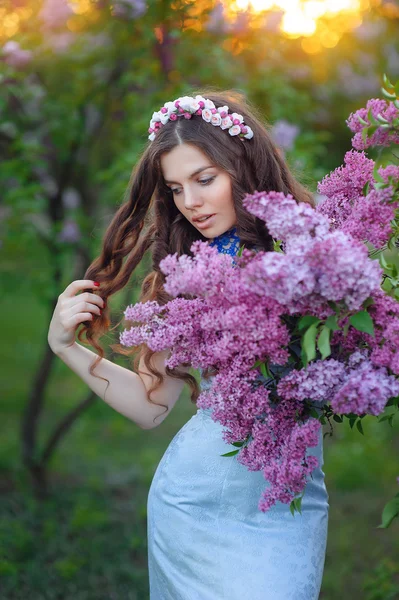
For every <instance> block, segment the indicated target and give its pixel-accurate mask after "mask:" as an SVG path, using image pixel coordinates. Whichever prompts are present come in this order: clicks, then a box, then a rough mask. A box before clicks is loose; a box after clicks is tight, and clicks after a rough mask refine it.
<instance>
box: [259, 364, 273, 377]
mask: <svg viewBox="0 0 399 600" xmlns="http://www.w3.org/2000/svg"><path fill="white" fill-rule="evenodd" d="M260 372H261V373H262V375H263V377H264V378H265V379H270V378H273V375H272V374H271V373H270V371H269V367H268V364H267V363H264V362H263V363H262V364H261V365H260Z"/></svg>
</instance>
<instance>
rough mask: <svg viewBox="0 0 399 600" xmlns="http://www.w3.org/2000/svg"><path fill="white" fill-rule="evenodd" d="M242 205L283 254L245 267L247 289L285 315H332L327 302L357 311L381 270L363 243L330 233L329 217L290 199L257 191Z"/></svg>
mask: <svg viewBox="0 0 399 600" xmlns="http://www.w3.org/2000/svg"><path fill="white" fill-rule="evenodd" d="M243 204H244V206H245V207H246V208H247V210H248V211H249V212H252V213H253V214H255V215H256V216H257V217H259V218H260V219H262V220H264V221H265V223H266V224H267V227H268V230H269V232H270V233H271V235H272V236H273V237H274V238H277V239H279V240H282V241H283V242H284V248H285V252H284V253H263V254H262V255H261V256H259V255H258V257H257V258H256V259H255V260H253V261H252V262H251V263H250V264H249V265H247V267H246V268H245V275H244V277H245V278H246V279H247V282H248V287H249V288H253V287H255V288H256V289H257V290H258V293H259V295H260V296H263V295H265V296H266V297H269V298H273V299H274V300H276V301H277V302H279V303H280V304H282V305H283V306H284V307H285V309H286V312H288V313H290V314H294V313H298V312H301V313H304V314H306V313H310V314H315V313H317V314H318V315H319V314H323V315H324V314H331V309H330V307H329V303H330V302H331V301H334V302H343V303H344V304H345V306H346V307H347V308H348V309H350V310H358V309H359V308H360V307H361V305H362V304H363V302H364V301H365V300H366V298H368V297H369V296H370V295H371V294H372V292H373V291H374V290H377V289H379V286H380V281H381V275H382V270H381V268H380V267H379V265H378V263H376V262H373V261H371V260H370V259H369V258H368V253H367V248H366V247H365V246H364V244H361V243H360V242H356V241H354V240H353V239H352V238H350V237H349V236H347V235H345V234H344V233H343V232H341V231H333V232H329V223H328V219H327V218H326V217H324V215H322V214H319V213H317V212H316V211H315V210H314V209H313V208H312V207H311V206H309V205H307V204H304V203H302V204H298V203H297V202H296V201H295V200H294V199H293V198H292V196H284V194H282V193H276V192H268V193H265V192H257V193H255V194H252V195H250V196H247V197H246V198H244V200H243Z"/></svg>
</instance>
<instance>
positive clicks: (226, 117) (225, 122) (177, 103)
mask: <svg viewBox="0 0 399 600" xmlns="http://www.w3.org/2000/svg"><path fill="white" fill-rule="evenodd" d="M193 115H199V116H201V117H202V118H203V119H204V121H206V122H207V123H211V124H212V125H214V126H215V127H220V128H221V129H228V130H229V134H230V135H238V136H239V137H240V138H246V139H247V140H250V139H251V138H253V136H254V133H253V131H252V129H251V128H250V127H248V125H245V123H244V117H243V116H242V115H239V114H238V113H231V114H230V113H229V107H228V106H220V107H219V108H216V106H215V105H214V103H213V102H212V100H208V99H205V98H203V97H202V96H195V98H192V97H191V96H183V97H182V98H177V100H173V102H165V104H164V105H163V106H162V108H161V109H160V110H159V111H158V112H154V114H153V115H152V119H151V121H150V127H149V129H148V133H149V134H150V135H149V136H148V139H149V140H151V141H153V140H155V136H156V134H157V132H158V130H159V129H160V128H161V127H162V126H163V125H165V123H167V122H168V121H176V120H177V118H178V117H184V118H185V119H191V117H192V116H193Z"/></svg>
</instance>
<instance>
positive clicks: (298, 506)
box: [295, 496, 302, 515]
mask: <svg viewBox="0 0 399 600" xmlns="http://www.w3.org/2000/svg"><path fill="white" fill-rule="evenodd" d="M295 508H296V509H297V511H298V512H299V514H300V515H301V514H302V496H301V497H300V498H297V499H296V500H295Z"/></svg>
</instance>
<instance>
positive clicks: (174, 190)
mask: <svg viewBox="0 0 399 600" xmlns="http://www.w3.org/2000/svg"><path fill="white" fill-rule="evenodd" d="M170 191H171V192H172V194H174V195H175V196H176V195H177V194H180V191H181V190H179V189H173V188H170Z"/></svg>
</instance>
